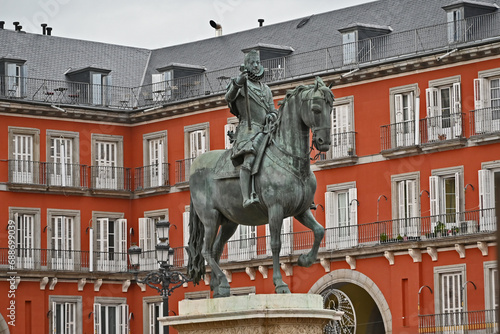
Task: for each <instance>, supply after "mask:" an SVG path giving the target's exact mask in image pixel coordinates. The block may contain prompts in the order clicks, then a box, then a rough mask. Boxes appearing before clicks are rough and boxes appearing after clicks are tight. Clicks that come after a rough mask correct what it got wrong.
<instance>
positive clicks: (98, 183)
mask: <svg viewBox="0 0 500 334" xmlns="http://www.w3.org/2000/svg"><path fill="white" fill-rule="evenodd" d="M108 144H112V145H114V146H115V149H114V157H112V158H113V160H110V159H109V158H110V157H106V160H107V161H106V160H103V159H102V158H100V157H99V156H98V154H99V151H100V148H99V147H100V146H98V145H108ZM92 166H93V167H94V169H95V171H94V173H95V174H94V175H93V177H94V180H93V181H94V182H95V188H96V189H110V190H121V189H123V185H124V184H123V182H124V177H123V176H124V175H120V174H122V173H124V170H123V136H117V135H105V134H96V133H93V134H92Z"/></svg>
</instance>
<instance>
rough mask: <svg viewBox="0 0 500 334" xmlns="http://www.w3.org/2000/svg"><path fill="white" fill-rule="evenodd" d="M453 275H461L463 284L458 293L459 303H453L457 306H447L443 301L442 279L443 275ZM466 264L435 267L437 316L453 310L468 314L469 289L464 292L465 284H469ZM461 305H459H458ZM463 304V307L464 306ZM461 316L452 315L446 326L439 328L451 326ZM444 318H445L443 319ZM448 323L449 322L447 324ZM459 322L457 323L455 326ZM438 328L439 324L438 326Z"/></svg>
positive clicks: (435, 305)
mask: <svg viewBox="0 0 500 334" xmlns="http://www.w3.org/2000/svg"><path fill="white" fill-rule="evenodd" d="M453 274H459V275H461V284H460V290H459V291H458V293H460V296H459V302H458V303H453V304H455V305H452V306H450V305H446V303H445V301H444V300H443V295H444V290H443V286H442V283H443V282H442V279H443V275H453ZM466 274H467V272H466V264H465V263H463V264H455V265H448V266H440V267H434V307H435V311H434V313H435V314H442V313H445V311H446V310H453V311H455V312H466V311H467V289H463V290H462V286H463V284H464V283H465V282H467V276H466ZM460 297H461V298H460ZM456 304H459V305H456ZM462 304H463V306H462ZM459 316H460V315H450V316H449V318H448V319H445V323H444V324H439V326H444V327H446V326H450V325H452V324H450V322H451V321H453V320H455V319H458V318H457V317H459ZM443 318H444V317H443ZM446 321H448V322H447V323H446ZM456 323H457V322H456V321H455V324H456ZM436 325H437V326H438V324H436ZM445 330H446V329H445Z"/></svg>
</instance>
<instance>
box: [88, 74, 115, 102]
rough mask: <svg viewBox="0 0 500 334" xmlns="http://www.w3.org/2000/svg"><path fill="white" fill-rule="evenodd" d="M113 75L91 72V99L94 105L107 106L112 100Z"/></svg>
mask: <svg viewBox="0 0 500 334" xmlns="http://www.w3.org/2000/svg"><path fill="white" fill-rule="evenodd" d="M111 79H112V78H111V75H110V74H109V73H102V72H90V99H91V101H92V104H93V105H103V106H107V105H109V104H110V102H111V90H110V89H109V87H108V86H111V85H112V80H111Z"/></svg>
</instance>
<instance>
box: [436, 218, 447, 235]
mask: <svg viewBox="0 0 500 334" xmlns="http://www.w3.org/2000/svg"><path fill="white" fill-rule="evenodd" d="M434 234H435V235H436V236H440V235H443V234H446V225H445V224H444V223H442V222H440V221H438V222H437V223H436V226H434Z"/></svg>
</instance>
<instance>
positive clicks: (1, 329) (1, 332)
mask: <svg viewBox="0 0 500 334" xmlns="http://www.w3.org/2000/svg"><path fill="white" fill-rule="evenodd" d="M0 334H10V331H9V326H8V325H7V322H6V321H5V318H4V317H3V315H2V313H0Z"/></svg>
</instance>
